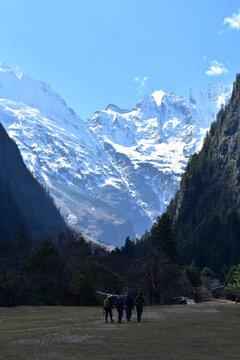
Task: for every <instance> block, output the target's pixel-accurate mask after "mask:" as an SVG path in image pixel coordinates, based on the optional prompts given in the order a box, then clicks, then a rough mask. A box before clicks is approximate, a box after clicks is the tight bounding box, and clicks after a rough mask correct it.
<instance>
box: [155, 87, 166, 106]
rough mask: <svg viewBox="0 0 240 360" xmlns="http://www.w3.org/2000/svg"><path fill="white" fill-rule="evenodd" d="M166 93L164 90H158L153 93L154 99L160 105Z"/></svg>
mask: <svg viewBox="0 0 240 360" xmlns="http://www.w3.org/2000/svg"><path fill="white" fill-rule="evenodd" d="M164 95H166V93H165V92H164V91H162V90H156V91H154V92H153V93H152V96H153V97H154V100H155V102H156V104H157V105H158V106H159V105H161V103H162V98H163V96H164Z"/></svg>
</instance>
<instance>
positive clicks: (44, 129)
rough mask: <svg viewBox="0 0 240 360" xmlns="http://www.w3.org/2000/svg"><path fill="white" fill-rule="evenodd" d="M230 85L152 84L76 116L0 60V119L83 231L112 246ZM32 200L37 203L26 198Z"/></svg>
mask: <svg viewBox="0 0 240 360" xmlns="http://www.w3.org/2000/svg"><path fill="white" fill-rule="evenodd" d="M231 91H232V86H230V85H225V84H223V83H221V84H209V85H208V86H205V87H195V88H191V89H190V94H189V99H186V98H184V97H182V96H178V95H176V94H174V93H170V94H166V93H165V92H164V91H162V90H159V91H155V92H153V93H152V94H149V95H146V96H144V97H143V99H142V100H141V101H139V103H138V104H137V105H136V106H135V107H133V108H132V109H130V110H127V109H120V108H118V107H117V106H116V105H113V104H110V105H109V106H108V107H107V108H106V109H105V110H101V111H97V112H96V113H95V114H93V116H92V117H91V118H90V119H88V120H85V121H84V120H83V119H81V118H80V117H79V116H78V115H77V114H76V113H75V112H74V111H73V110H72V109H71V108H69V107H68V106H67V104H66V103H65V101H64V100H63V99H62V98H61V97H60V96H59V95H58V94H56V92H55V91H54V90H53V89H52V88H51V87H50V86H49V85H47V84H46V83H44V82H42V81H37V80H34V79H32V78H31V77H30V76H29V75H27V74H16V73H15V72H14V71H13V69H12V68H11V67H10V66H8V65H6V64H3V63H2V64H0V121H1V123H2V124H3V126H4V127H5V129H6V130H7V132H8V134H9V135H10V137H11V138H12V139H14V141H15V142H16V143H17V145H18V147H19V149H20V151H21V154H22V157H23V159H24V162H25V164H26V165H27V167H28V168H29V170H30V171H31V172H32V173H33V175H34V176H35V177H36V178H37V179H38V180H39V181H40V182H41V183H42V184H43V185H44V186H45V187H46V188H47V189H48V190H49V191H50V193H51V195H52V196H53V197H54V199H55V202H56V205H57V206H58V207H59V209H60V211H61V213H62V215H63V216H64V217H65V219H66V220H67V222H68V223H69V224H70V225H71V226H72V227H75V228H76V229H78V230H79V231H81V232H82V234H83V235H84V236H86V237H87V238H90V239H92V240H94V241H99V242H101V243H106V244H111V245H114V246H120V245H122V244H123V243H124V241H125V238H126V237H127V236H130V238H135V237H136V236H141V235H142V234H143V233H144V231H145V230H149V229H150V227H151V225H152V223H153V221H154V220H155V219H156V217H157V216H159V215H160V214H161V213H162V212H163V211H164V210H165V208H166V206H167V204H168V203H169V202H170V200H171V198H172V197H173V196H174V194H175V192H176V190H177V189H178V186H179V182H180V179H181V174H182V173H183V171H184V169H185V167H186V164H187V161H188V159H189V157H190V156H191V154H193V153H194V152H195V151H199V150H200V149H201V146H202V143H203V139H204V136H205V134H206V131H207V130H208V128H209V126H210V124H211V122H213V121H214V120H215V118H216V114H217V112H218V111H219V109H220V107H221V105H222V104H225V103H226V101H227V100H228V98H229V97H230V95H231ZM36 206H37V204H36Z"/></svg>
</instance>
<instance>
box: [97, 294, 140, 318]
mask: <svg viewBox="0 0 240 360" xmlns="http://www.w3.org/2000/svg"><path fill="white" fill-rule="evenodd" d="M143 305H144V298H143V296H142V293H141V292H140V293H139V294H138V295H137V297H136V298H135V299H134V297H133V294H132V293H129V294H128V295H127V297H126V299H125V296H124V295H118V296H117V297H116V295H111V294H107V296H106V298H105V299H104V302H103V311H104V313H105V321H106V323H107V322H108V316H109V318H110V320H111V322H114V319H113V308H114V306H115V307H116V309H117V312H118V322H119V323H121V322H122V317H123V312H124V310H125V311H126V318H127V321H131V317H132V311H133V310H134V307H136V310H137V320H138V322H140V321H141V316H142V312H143Z"/></svg>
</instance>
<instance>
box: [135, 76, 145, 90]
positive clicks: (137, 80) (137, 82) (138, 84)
mask: <svg viewBox="0 0 240 360" xmlns="http://www.w3.org/2000/svg"><path fill="white" fill-rule="evenodd" d="M133 82H134V83H135V85H136V88H137V90H138V93H139V94H141V93H142V92H143V90H144V87H145V86H146V82H147V76H144V78H143V79H140V78H139V77H138V76H135V78H134V79H133Z"/></svg>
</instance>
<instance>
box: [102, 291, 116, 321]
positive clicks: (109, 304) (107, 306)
mask: <svg viewBox="0 0 240 360" xmlns="http://www.w3.org/2000/svg"><path fill="white" fill-rule="evenodd" d="M112 308H113V297H112V295H110V294H108V295H107V296H106V299H104V302H103V311H104V312H105V321H106V323H107V321H108V315H109V317H110V319H111V322H114V320H113V316H112Z"/></svg>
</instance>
